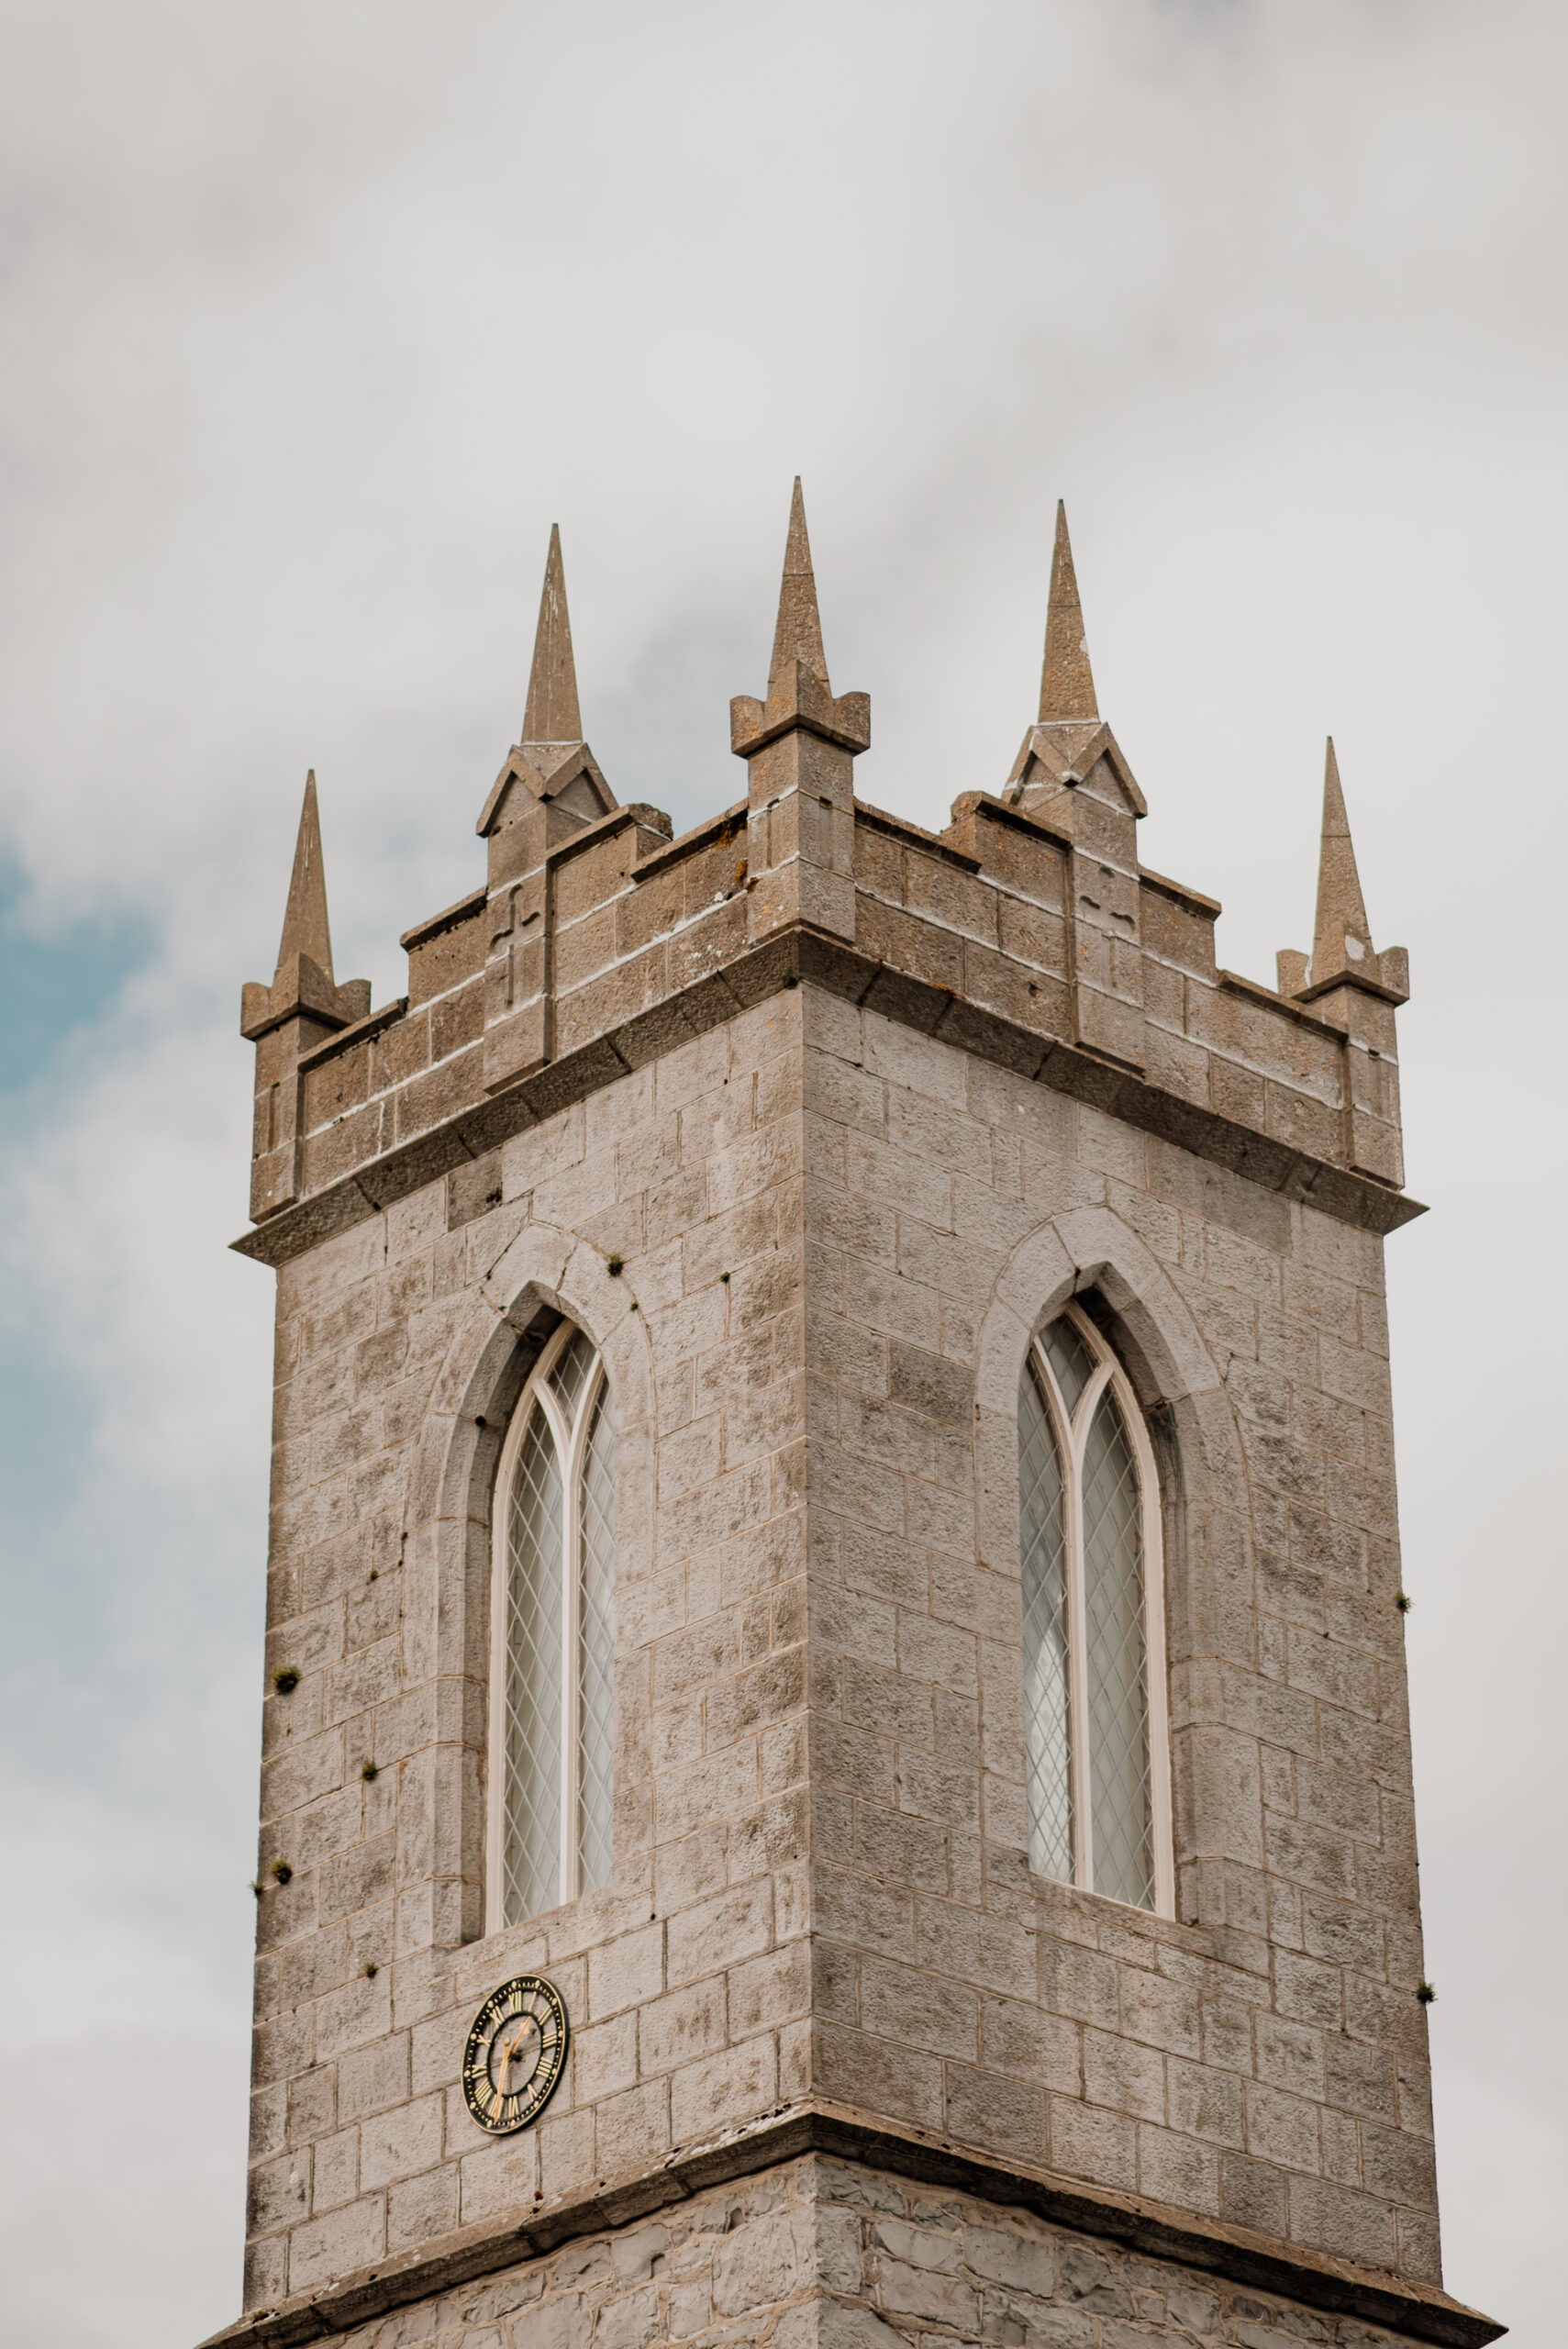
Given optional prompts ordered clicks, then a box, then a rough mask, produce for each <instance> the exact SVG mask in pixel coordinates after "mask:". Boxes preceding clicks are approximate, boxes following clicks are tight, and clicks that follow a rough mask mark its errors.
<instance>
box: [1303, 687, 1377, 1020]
mask: <svg viewBox="0 0 1568 2349" xmlns="http://www.w3.org/2000/svg"><path fill="white" fill-rule="evenodd" d="M1372 961H1373V952H1372V930H1371V927H1370V925H1369V924H1368V921H1367V918H1366V904H1365V901H1364V899H1363V898H1362V885H1361V875H1360V874H1359V873H1358V872H1357V871H1356V852H1355V849H1354V847H1353V845H1352V844H1351V826H1350V819H1349V818H1348V817H1347V816H1346V814H1345V795H1344V792H1343V791H1342V790H1341V789H1340V763H1339V761H1338V759H1337V758H1336V757H1335V756H1334V738H1333V736H1332V735H1331V734H1330V735H1329V748H1328V754H1327V756H1326V758H1325V761H1324V765H1323V842H1322V847H1321V849H1320V851H1319V853H1318V923H1317V927H1316V929H1315V930H1314V931H1313V933H1312V961H1311V965H1310V977H1311V981H1312V983H1313V984H1315V985H1316V984H1318V983H1319V982H1321V981H1322V980H1324V979H1327V978H1329V977H1330V976H1331V975H1332V974H1334V973H1335V972H1336V971H1350V972H1351V973H1352V974H1353V973H1354V972H1355V970H1356V969H1357V966H1358V965H1359V964H1361V963H1371V962H1372Z"/></svg>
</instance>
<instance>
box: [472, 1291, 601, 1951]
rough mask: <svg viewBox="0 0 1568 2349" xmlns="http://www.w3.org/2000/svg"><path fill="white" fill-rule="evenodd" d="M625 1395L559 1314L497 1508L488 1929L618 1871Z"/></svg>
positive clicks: (512, 1445) (517, 1920) (497, 1490)
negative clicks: (618, 1621) (621, 1404)
mask: <svg viewBox="0 0 1568 2349" xmlns="http://www.w3.org/2000/svg"><path fill="white" fill-rule="evenodd" d="M615 1454H616V1426H615V1403H614V1397H613V1395H612V1392H611V1387H610V1382H609V1378H608V1375H607V1372H606V1365H605V1363H604V1360H603V1358H602V1356H601V1354H600V1353H599V1351H598V1349H597V1348H596V1347H595V1344H594V1342H593V1340H592V1339H591V1338H590V1337H589V1335H588V1333H587V1331H586V1330H584V1329H582V1328H581V1327H580V1326H578V1325H577V1324H576V1323H575V1322H573V1321H572V1320H570V1319H563V1320H562V1322H561V1323H560V1324H559V1326H558V1327H557V1328H556V1329H555V1330H553V1331H552V1332H551V1334H550V1337H549V1338H548V1339H547V1341H546V1342H545V1344H544V1346H543V1347H542V1349H541V1351H540V1353H539V1358H538V1360H537V1361H536V1362H535V1364H534V1365H533V1367H532V1369H531V1371H530V1373H529V1375H528V1381H527V1383H526V1385H525V1386H524V1388H523V1391H522V1394H521V1395H520V1397H518V1399H517V1405H516V1407H515V1408H514V1409H513V1411H512V1414H511V1418H510V1420H509V1422H508V1425H507V1429H506V1438H505V1440H504V1442H503V1444H502V1448H501V1455H500V1459H499V1462H498V1464H497V1468H496V1474H495V1487H494V1497H493V1504H492V1510H491V1573H490V1624H489V1631H490V1637H489V1658H490V1664H489V1675H488V1679H489V1701H488V1706H487V1720H488V1729H487V1744H488V1754H487V1768H486V1773H485V1776H486V1782H487V1787H488V1799H487V1815H486V1822H485V1826H486V1833H485V1930H486V1931H487V1932H501V1931H504V1930H505V1929H506V1928H507V1927H508V1926H513V1925H518V1924H523V1923H525V1922H527V1921H528V1920H529V1919H530V1918H532V1917H535V1916H539V1915H542V1914H543V1913H544V1912H545V1911H547V1910H549V1909H554V1908H557V1907H559V1906H560V1905H561V1904H562V1903H563V1902H565V1901H570V1900H574V1899H576V1898H579V1897H580V1896H581V1895H583V1894H585V1893H590V1892H595V1891H597V1890H598V1889H599V1888H600V1887H601V1886H603V1885H605V1884H606V1883H607V1881H608V1879H609V1876H610V1873H611V1866H612V1861H613V1855H614V1826H615V1766H614V1756H615V1729H616V1722H615V1648H616V1638H615V1586H616V1456H615Z"/></svg>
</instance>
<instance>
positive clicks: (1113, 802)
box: [1006, 498, 1149, 865]
mask: <svg viewBox="0 0 1568 2349" xmlns="http://www.w3.org/2000/svg"><path fill="white" fill-rule="evenodd" d="M1080 790H1084V791H1086V794H1087V796H1088V797H1089V798H1091V799H1095V800H1097V801H1099V803H1100V804H1101V806H1102V807H1107V808H1109V809H1110V811H1111V818H1112V822H1113V825H1114V827H1115V829H1116V831H1117V834H1118V841H1119V847H1120V850H1121V851H1122V852H1125V854H1126V855H1127V857H1128V858H1129V862H1130V863H1131V864H1134V865H1135V864H1136V863H1137V861H1138V851H1137V846H1136V843H1135V841H1134V838H1133V835H1132V832H1131V831H1130V830H1129V829H1126V825H1125V824H1124V821H1123V819H1124V818H1125V819H1126V823H1127V824H1130V823H1131V822H1133V821H1135V820H1136V818H1138V817H1140V816H1146V815H1147V814H1148V812H1149V803H1148V801H1147V800H1146V799H1145V798H1144V796H1143V794H1142V792H1141V791H1140V789H1139V787H1138V782H1137V778H1136V777H1135V775H1134V774H1133V772H1132V769H1131V768H1130V767H1129V765H1128V763H1127V761H1126V759H1125V758H1124V757H1123V755H1122V751H1121V748H1120V745H1119V744H1118V741H1117V739H1116V737H1115V735H1114V734H1113V733H1112V732H1111V729H1110V728H1109V727H1108V726H1107V725H1106V722H1105V720H1104V719H1103V718H1101V716H1100V710H1099V704H1098V702H1097V701H1096V700H1095V676H1094V672H1093V670H1092V669H1091V668H1090V666H1089V648H1088V645H1087V643H1086V642H1085V640H1084V607H1083V605H1082V604H1081V603H1080V602H1079V600H1078V575H1077V573H1076V572H1075V571H1074V570H1073V542H1072V540H1070V539H1069V537H1068V535H1067V508H1066V507H1065V506H1063V504H1062V500H1061V499H1060V498H1058V499H1057V501H1056V543H1055V546H1054V548H1053V549H1052V551H1051V595H1050V599H1049V602H1048V604H1047V607H1046V621H1045V657H1044V659H1043V660H1042V661H1041V662H1040V715H1039V717H1038V718H1036V719H1035V722H1034V724H1033V725H1032V726H1031V727H1030V728H1029V732H1028V733H1027V734H1026V735H1025V736H1024V739H1023V742H1022V745H1021V746H1020V748H1019V751H1018V757H1017V758H1016V759H1015V760H1014V761H1013V770H1012V773H1011V774H1009V775H1008V777H1007V781H1006V796H1007V797H1008V798H1009V799H1010V801H1011V803H1012V805H1013V806H1014V807H1021V808H1022V809H1023V810H1024V812H1025V814H1026V815H1030V816H1035V817H1038V818H1040V821H1041V822H1043V823H1048V824H1054V825H1056V826H1058V827H1059V828H1060V829H1062V830H1063V831H1068V832H1072V833H1073V837H1074V839H1076V838H1077V836H1078V818H1077V817H1076V815H1075V814H1074V812H1073V809H1074V805H1075V802H1074V797H1073V795H1074V794H1075V793H1077V792H1079V791H1080ZM1097 823H1098V819H1097V818H1095V819H1091V828H1092V829H1093V828H1094V827H1095V825H1096V824H1097ZM1103 829H1104V828H1103V825H1101V826H1099V829H1098V830H1096V835H1095V836H1096V838H1097V839H1098V838H1099V837H1100V833H1101V832H1102V831H1103ZM1101 845H1102V846H1104V847H1106V848H1107V849H1108V847H1109V845H1110V842H1109V840H1108V838H1106V839H1104V840H1102V841H1101Z"/></svg>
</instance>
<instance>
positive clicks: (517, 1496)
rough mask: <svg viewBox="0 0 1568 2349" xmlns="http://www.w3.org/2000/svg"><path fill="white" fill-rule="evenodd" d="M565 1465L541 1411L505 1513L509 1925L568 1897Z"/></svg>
mask: <svg viewBox="0 0 1568 2349" xmlns="http://www.w3.org/2000/svg"><path fill="white" fill-rule="evenodd" d="M506 1569H507V1583H506V1765H505V1767H506V1787H505V1797H504V1799H505V1811H504V1817H505V1821H506V1827H505V1833H504V1838H503V1844H502V1854H501V1868H502V1881H503V1894H504V1908H505V1914H506V1922H507V1923H508V1924H517V1923H520V1922H521V1920H523V1919H524V1918H526V1917H534V1916H537V1915H538V1914H539V1911H540V1910H541V1909H553V1908H554V1907H555V1904H556V1902H557V1901H558V1900H559V1899H560V1898H561V1760H562V1755H561V1666H562V1653H561V1649H562V1613H563V1606H562V1601H563V1596H564V1594H563V1589H562V1489H561V1466H560V1463H559V1461H558V1460H557V1458H556V1453H555V1442H554V1439H553V1438H552V1436H551V1434H550V1427H549V1424H548V1422H547V1420H546V1419H545V1416H544V1413H543V1412H542V1411H541V1410H540V1409H539V1408H538V1407H537V1405H536V1407H535V1408H534V1411H533V1415H532V1417H531V1419H530V1420H529V1422H528V1431H527V1433H526V1434H525V1436H524V1438H523V1445H522V1450H521V1452H520V1453H519V1454H518V1456H517V1469H516V1471H515V1473H514V1475H513V1478H512V1491H511V1497H510V1501H509V1505H508V1508H507V1517H506Z"/></svg>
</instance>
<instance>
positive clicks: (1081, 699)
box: [1040, 498, 1100, 726]
mask: <svg viewBox="0 0 1568 2349" xmlns="http://www.w3.org/2000/svg"><path fill="white" fill-rule="evenodd" d="M1099 714H1100V713H1099V707H1098V705H1097V704H1096V702H1095V679H1094V674H1093V672H1092V671H1091V669H1090V667H1089V647H1088V644H1087V643H1086V641H1085V640H1084V607H1083V606H1082V604H1080V602H1079V600H1078V577H1077V573H1075V572H1074V570H1073V544H1072V541H1071V540H1070V539H1069V538H1068V536H1067V508H1066V507H1065V506H1064V505H1063V504H1062V500H1061V499H1060V498H1058V499H1057V501H1056V545H1055V548H1054V550H1053V551H1052V553H1051V601H1050V604H1049V606H1048V607H1047V613H1046V622H1045V659H1044V661H1043V662H1042V663H1041V665H1040V724H1041V725H1042V726H1045V725H1049V724H1051V722H1052V720H1055V719H1061V718H1069V719H1073V718H1089V719H1093V718H1098V716H1099Z"/></svg>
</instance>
